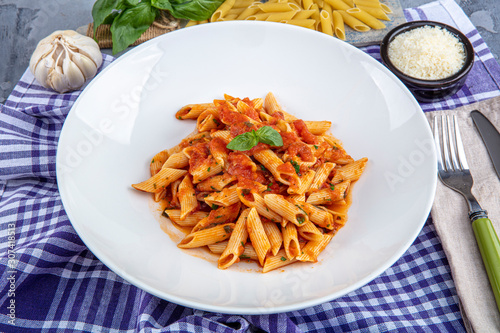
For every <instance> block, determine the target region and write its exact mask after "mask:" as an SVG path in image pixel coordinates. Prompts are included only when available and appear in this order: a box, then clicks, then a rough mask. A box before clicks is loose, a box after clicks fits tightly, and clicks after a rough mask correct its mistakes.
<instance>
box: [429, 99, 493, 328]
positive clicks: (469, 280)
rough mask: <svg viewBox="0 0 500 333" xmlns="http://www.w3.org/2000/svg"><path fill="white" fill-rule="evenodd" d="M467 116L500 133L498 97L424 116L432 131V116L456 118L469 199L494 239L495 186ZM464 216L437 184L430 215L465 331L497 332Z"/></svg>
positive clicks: (462, 207) (457, 200) (462, 205)
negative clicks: (469, 179) (481, 118)
mask: <svg viewBox="0 0 500 333" xmlns="http://www.w3.org/2000/svg"><path fill="white" fill-rule="evenodd" d="M472 110H479V111H480V112H481V113H483V114H484V115H485V116H486V117H487V118H488V119H490V121H491V122H492V123H493V124H494V125H495V126H496V127H497V129H500V97H495V98H492V99H489V100H486V101H482V102H478V103H475V104H470V105H467V106H463V107H460V108H457V109H454V110H447V111H434V112H428V113H426V116H427V118H428V120H429V122H430V123H431V126H432V122H433V118H434V116H435V115H442V114H449V115H451V114H455V115H456V116H457V120H458V124H459V126H460V133H461V135H462V140H463V142H464V146H465V153H466V155H467V162H468V163H469V167H470V170H471V173H472V176H473V178H474V186H473V188H472V193H473V194H474V196H475V197H476V199H477V200H478V202H479V204H480V205H481V207H482V208H483V209H485V210H487V211H488V216H489V218H490V220H491V222H492V223H493V226H494V228H495V229H496V231H497V234H500V180H499V179H498V177H497V175H496V173H495V170H494V168H493V164H492V162H491V160H490V157H489V155H488V151H487V150H486V147H485V146H484V143H483V141H482V139H481V137H480V135H479V132H478V131H477V129H476V127H475V125H474V123H473V122H472V119H471V117H470V111H472ZM467 213H468V206H467V202H466V201H465V199H464V198H463V197H462V196H461V195H460V194H459V193H457V192H455V191H453V190H451V189H449V188H447V187H445V186H444V185H443V184H442V183H441V181H440V180H438V185H437V190H436V198H435V201H434V205H433V207H432V211H431V214H432V219H433V221H434V225H435V227H436V232H437V234H438V235H439V237H440V239H441V242H442V244H443V249H444V252H445V253H446V256H447V258H448V261H449V263H450V267H451V273H452V276H453V281H454V282H455V285H456V289H457V293H458V297H459V298H460V303H461V311H462V316H463V318H464V322H465V325H466V327H467V331H468V332H500V313H499V311H498V309H497V306H496V303H495V298H494V296H493V292H492V290H491V286H490V283H489V280H488V276H487V275H486V270H485V268H484V266H483V262H482V259H481V254H480V252H479V248H478V247H477V243H476V239H475V237H474V232H473V231H472V226H471V222H470V221H469V219H468V217H467Z"/></svg>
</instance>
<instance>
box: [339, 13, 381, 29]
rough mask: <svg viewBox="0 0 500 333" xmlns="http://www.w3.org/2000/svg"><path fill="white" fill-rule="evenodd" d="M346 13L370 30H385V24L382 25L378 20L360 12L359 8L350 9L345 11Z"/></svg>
mask: <svg viewBox="0 0 500 333" xmlns="http://www.w3.org/2000/svg"><path fill="white" fill-rule="evenodd" d="M346 12H347V13H348V14H349V15H352V16H354V17H355V18H357V19H358V20H360V21H361V22H363V23H365V24H366V25H367V26H369V27H370V28H372V29H384V28H385V24H383V23H382V22H380V21H379V20H378V19H376V18H375V17H373V16H371V15H370V14H368V13H367V12H365V11H362V10H361V9H359V8H351V9H348V10H346Z"/></svg>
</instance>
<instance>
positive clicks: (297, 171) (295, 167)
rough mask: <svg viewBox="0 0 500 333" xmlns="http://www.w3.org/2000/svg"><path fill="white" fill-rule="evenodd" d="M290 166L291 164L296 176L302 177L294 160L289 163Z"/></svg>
mask: <svg viewBox="0 0 500 333" xmlns="http://www.w3.org/2000/svg"><path fill="white" fill-rule="evenodd" d="M290 164H292V166H293V168H294V169H295V173H296V174H297V175H299V176H302V175H301V174H300V165H299V163H297V162H296V161H294V160H291V161H290Z"/></svg>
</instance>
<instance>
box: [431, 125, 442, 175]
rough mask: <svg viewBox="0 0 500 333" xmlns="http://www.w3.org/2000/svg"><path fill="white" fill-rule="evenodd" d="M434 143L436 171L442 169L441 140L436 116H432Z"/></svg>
mask: <svg viewBox="0 0 500 333" xmlns="http://www.w3.org/2000/svg"><path fill="white" fill-rule="evenodd" d="M433 127H434V143H435V146H436V154H437V162H438V170H441V169H442V168H443V155H442V153H441V139H440V138H439V121H438V116H434V126H433Z"/></svg>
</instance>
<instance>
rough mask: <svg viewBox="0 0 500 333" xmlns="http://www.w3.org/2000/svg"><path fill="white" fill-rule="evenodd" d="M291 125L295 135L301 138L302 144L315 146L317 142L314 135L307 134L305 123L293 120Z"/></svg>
mask: <svg viewBox="0 0 500 333" xmlns="http://www.w3.org/2000/svg"><path fill="white" fill-rule="evenodd" d="M292 124H293V127H294V128H295V130H296V131H297V134H298V135H299V136H300V137H301V138H302V140H303V141H304V142H306V143H309V144H317V143H318V142H319V141H318V138H317V137H316V135H314V134H312V133H311V132H309V129H308V128H307V126H306V123H305V122H304V121H303V120H302V119H297V120H294V121H293V123H292Z"/></svg>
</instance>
